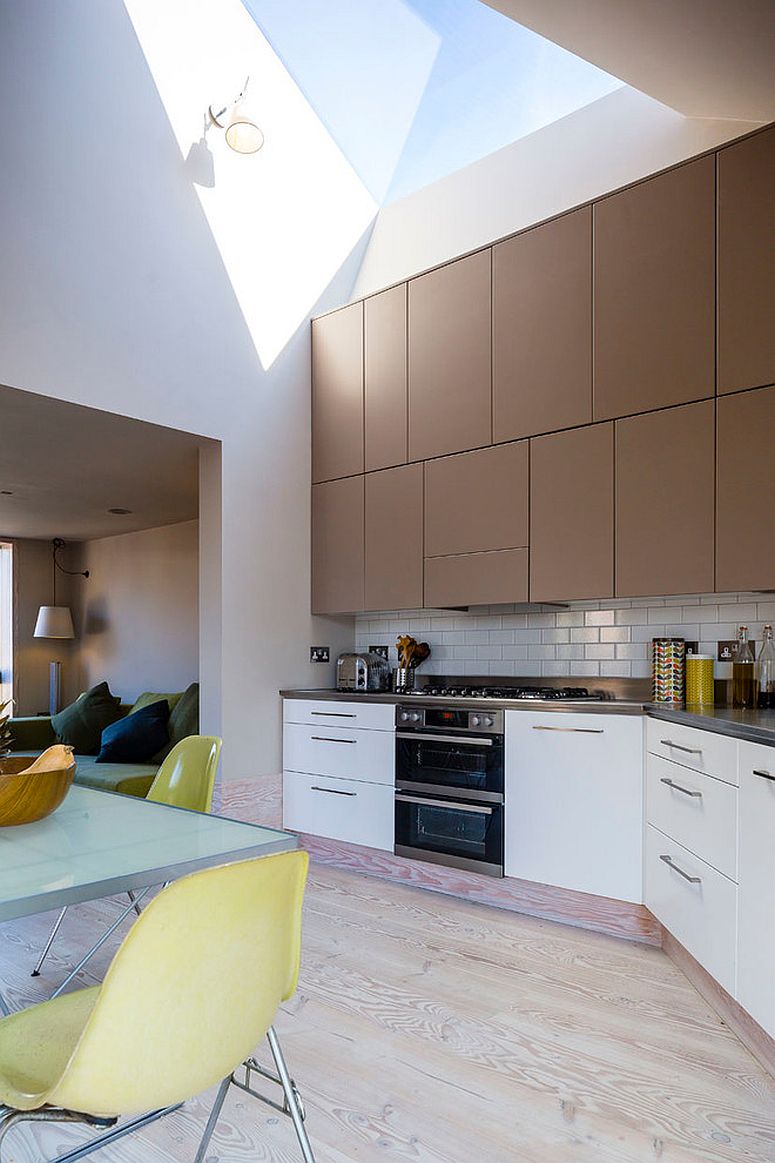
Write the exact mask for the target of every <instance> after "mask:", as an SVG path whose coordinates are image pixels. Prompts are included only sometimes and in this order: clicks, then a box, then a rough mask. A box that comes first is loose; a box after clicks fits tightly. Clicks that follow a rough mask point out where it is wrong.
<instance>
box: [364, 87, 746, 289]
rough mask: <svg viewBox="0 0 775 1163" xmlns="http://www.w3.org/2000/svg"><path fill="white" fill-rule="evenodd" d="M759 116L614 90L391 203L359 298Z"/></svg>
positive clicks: (703, 146)
mask: <svg viewBox="0 0 775 1163" xmlns="http://www.w3.org/2000/svg"><path fill="white" fill-rule="evenodd" d="M756 124H757V123H755V122H742V121H711V120H704V119H693V118H686V117H683V116H682V115H681V114H679V113H676V112H674V111H673V110H672V109H668V108H667V106H665V105H660V104H659V102H657V101H653V100H652V99H651V98H650V97H646V96H644V95H643V94H642V93H639V92H637V90H635V89H631V88H627V87H625V88H623V89H617V90H616V92H614V93H610V94H609V95H608V96H607V97H602V98H601V99H600V100H599V101H595V102H594V103H593V104H591V105H588V106H586V107H585V108H584V109H580V110H579V111H578V112H577V113H573V114H571V115H570V116H568V117H564V118H563V119H562V120H561V121H557V122H555V123H554V124H553V125H548V126H547V127H546V128H545V129H541V130H538V132H536V133H533V134H530V136H529V137H525V138H523V139H522V140H521V141H516V142H514V143H513V144H512V145H508V146H506V147H505V148H504V149H501V150H498V151H497V153H494V154H490V155H489V156H488V157H485V158H482V160H481V161H478V162H474V163H473V165H470V166H466V167H465V168H464V169H462V170H458V171H457V172H456V173H453V174H450V175H449V176H448V177H446V178H442V179H441V180H440V181H438V182H434V183H433V184H432V185H430V186H426V187H425V189H423V190H419V191H418V192H417V193H415V194H411V195H410V196H409V197H407V198H402V199H401V200H400V201H398V202H394V203H392V204H391V205H389V206H386V207H385V208H384V209H383V210H382V211H381V212H380V215H379V218H378V219H377V223H376V226H375V228H374V231H373V234H372V236H371V241H370V243H369V247H368V250H367V252H366V255H365V258H364V262H363V265H362V267H361V270H360V272H359V275H358V279H357V282H356V286H355V288H354V292H353V297H354V298H358V297H359V296H361V295H368V294H371V293H373V292H374V291H378V290H380V289H382V288H383V287H386V286H389V285H390V284H391V283H396V282H400V281H401V280H402V279H405V278H406V277H407V276H408V275H414V274H417V273H418V272H420V271H423V270H427V269H428V268H429V267H433V266H436V265H438V264H439V263H443V262H446V261H447V260H448V259H450V258H454V257H456V256H458V255H461V254H465V253H467V252H468V251H470V250H475V249H477V248H478V247H481V246H486V245H487V244H488V243H490V242H493V241H495V240H497V239H499V238H503V237H504V236H506V235H508V234H512V233H514V232H515V231H517V230H522V229H524V228H525V227H526V226H530V225H531V224H532V223H535V222H540V221H541V220H543V219H545V218H550V217H552V215H555V214H559V213H561V212H562V211H563V210H568V209H571V208H572V207H574V206H578V205H579V204H580V203H583V202H587V201H589V200H590V199H592V198H597V197H599V196H600V195H602V194H605V193H608V192H609V191H611V190H615V189H617V188H618V187H620V186H625V185H627V184H628V183H629V182H634V181H636V180H638V179H639V178H643V177H645V176H646V175H647V174H651V173H654V172H656V171H657V170H661V169H664V168H666V167H668V166H671V165H674V164H676V163H677V162H680V161H683V160H685V159H686V158H689V157H692V156H694V155H695V154H698V153H702V152H703V151H704V150H707V149H712V148H713V147H714V146H716V145H720V144H721V143H723V142H725V141H729V140H730V139H732V138H734V137H739V136H740V135H742V134H743V133H746V132H747V131H748V130H752V129H755V128H756Z"/></svg>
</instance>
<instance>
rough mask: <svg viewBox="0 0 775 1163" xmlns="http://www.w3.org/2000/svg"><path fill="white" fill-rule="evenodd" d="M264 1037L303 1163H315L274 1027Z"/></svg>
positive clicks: (300, 1109)
mask: <svg viewBox="0 0 775 1163" xmlns="http://www.w3.org/2000/svg"><path fill="white" fill-rule="evenodd" d="M266 1037H267V1041H268V1042H269V1049H270V1050H271V1051H272V1057H273V1058H274V1064H275V1066H276V1067H277V1073H278V1075H279V1076H280V1082H281V1083H282V1088H283V1094H284V1095H285V1104H286V1106H287V1107H288V1114H289V1115H290V1116H291V1120H292V1122H293V1126H294V1130H295V1131H296V1137H297V1139H298V1140H299V1146H300V1147H301V1153H302V1155H303V1157H304V1163H315V1156H314V1155H313V1154H312V1147H311V1146H310V1141H309V1139H308V1137H307V1131H306V1128H305V1126H304V1108H303V1106H302V1104H301V1097H300V1095H299V1092H298V1090H297V1089H296V1086H295V1083H294V1082H293V1080H292V1079H291V1076H290V1074H289V1073H288V1067H287V1066H286V1064H285V1058H284V1057H283V1052H282V1050H281V1049H280V1041H279V1039H278V1037H277V1034H276V1033H275V1029H274V1026H270V1027H269V1029H268V1030H267V1032H266Z"/></svg>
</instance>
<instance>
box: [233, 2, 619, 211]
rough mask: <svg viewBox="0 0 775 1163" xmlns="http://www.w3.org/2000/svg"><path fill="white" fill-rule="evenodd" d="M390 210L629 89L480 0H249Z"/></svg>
mask: <svg viewBox="0 0 775 1163" xmlns="http://www.w3.org/2000/svg"><path fill="white" fill-rule="evenodd" d="M244 3H245V5H246V7H247V8H248V11H249V12H250V13H251V15H252V16H253V18H254V19H255V21H256V23H257V24H258V25H259V27H260V28H261V30H262V32H263V33H264V35H265V36H266V37H267V39H268V40H269V42H270V43H271V44H272V47H273V48H274V50H275V52H277V54H278V55H279V56H280V58H281V59H282V61H283V63H284V64H285V66H286V68H287V69H288V71H289V72H290V73H291V75H292V76H293V77H294V79H295V81H296V83H297V85H298V86H299V87H300V89H301V90H302V91H303V92H304V94H305V96H306V97H307V100H308V101H309V102H310V104H311V105H312V107H313V108H314V110H315V112H316V113H317V115H318V117H319V118H320V120H321V121H322V122H323V124H324V125H325V126H326V128H327V129H328V131H329V133H330V134H331V136H332V137H333V138H334V140H335V141H336V142H337V144H338V145H339V147H340V149H341V150H342V151H343V153H344V154H345V156H346V157H347V158H348V160H349V161H350V164H351V165H352V166H353V168H354V169H355V171H356V172H357V173H358V175H359V177H360V178H361V180H362V181H363V183H364V184H365V185H366V187H367V188H368V189H369V191H370V192H371V194H372V195H373V196H374V198H375V199H376V200H377V202H379V203H380V204H382V205H384V204H386V203H388V202H392V201H395V200H396V199H397V198H401V197H404V196H405V195H407V194H411V193H412V192H413V191H415V190H418V189H421V188H422V187H423V186H427V185H429V184H430V183H431V182H434V181H436V180H437V179H439V178H441V177H444V176H445V175H446V174H449V173H452V172H454V171H455V170H458V169H461V168H462V167H463V166H466V165H469V164H470V163H471V162H474V161H477V160H478V159H479V158H482V157H484V156H486V155H487V154H489V153H492V152H494V151H495V150H497V149H501V148H502V147H503V146H505V145H508V144H509V143H510V142H512V141H516V140H517V139H519V138H521V137H525V136H527V134H530V133H533V132H535V131H536V130H538V129H541V128H542V127H543V126H545V125H548V124H550V123H551V122H554V121H557V120H559V119H560V118H562V117H565V116H567V115H568V114H569V113H572V112H574V111H575V110H577V109H580V108H582V107H583V106H585V105H589V104H590V103H591V102H593V101H596V100H598V99H599V98H600V97H604V96H605V95H606V94H607V93H610V92H612V91H613V90H614V89H617V88H620V87H621V84H622V82H621V81H619V80H618V79H617V78H615V77H612V76H610V75H609V74H608V73H605V72H603V71H602V70H601V69H598V68H596V67H595V66H594V65H591V64H589V63H588V62H587V61H584V60H582V59H581V58H579V57H576V56H574V55H573V54H572V53H569V52H567V51H566V50H565V49H562V48H560V47H559V46H558V45H555V44H553V43H552V42H551V41H548V40H546V39H544V37H541V36H538V35H537V33H534V32H531V31H529V30H528V29H526V28H523V27H522V26H521V25H519V24H517V23H515V22H514V21H513V20H510V19H509V18H508V17H506V16H503V15H502V14H501V13H500V12H496V11H495V10H494V9H492V8H488V7H487V6H486V5H484V4H482V3H480V2H479V0H327V3H325V4H322V3H320V0H294V2H293V3H290V4H289V3H288V0H244Z"/></svg>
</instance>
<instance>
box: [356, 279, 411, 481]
mask: <svg viewBox="0 0 775 1163" xmlns="http://www.w3.org/2000/svg"><path fill="white" fill-rule="evenodd" d="M406 296H407V290H406V283H402V284H401V286H400V287H392V288H391V289H390V290H389V291H383V292H382V293H381V294H379V295H374V297H373V298H371V299H367V300H366V303H365V308H364V310H365V314H364V336H365V340H364V343H365V346H364V358H365V379H364V387H365V400H366V420H365V423H366V449H365V457H366V471H367V472H370V471H371V470H372V469H379V468H390V467H391V466H392V465H397V464H406V460H407V386H406V331H407V318H406Z"/></svg>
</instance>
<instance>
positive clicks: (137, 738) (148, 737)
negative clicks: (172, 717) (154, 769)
mask: <svg viewBox="0 0 775 1163" xmlns="http://www.w3.org/2000/svg"><path fill="white" fill-rule="evenodd" d="M169 714H170V709H169V706H168V704H167V700H166V699H162V700H161V701H160V702H158V703H149V704H148V706H147V707H141V708H140V710H139V711H133V712H132V714H131V715H127V716H126V718H125V719H119V720H118V722H116V723H111V724H110V726H109V727H106V728H105V730H104V731H103V732H102V746H101V747H100V753H99V755H98V756H97V762H98V763H149V762H150V761H151V759H152V757H153V756H154V755H155V754H156V752H157V751H158V750H159V749H160V748H161V747H164V746H165V744H166V743H167V741H168V739H169V735H168V734H167V719H168V718H169Z"/></svg>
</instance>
